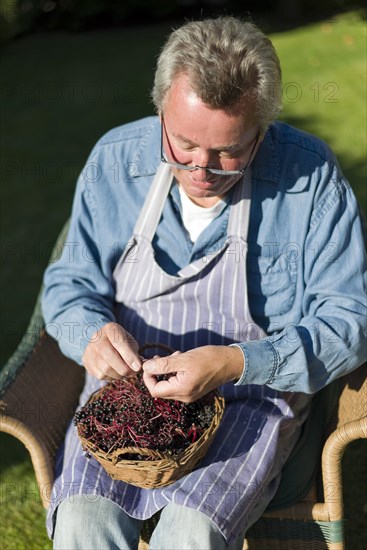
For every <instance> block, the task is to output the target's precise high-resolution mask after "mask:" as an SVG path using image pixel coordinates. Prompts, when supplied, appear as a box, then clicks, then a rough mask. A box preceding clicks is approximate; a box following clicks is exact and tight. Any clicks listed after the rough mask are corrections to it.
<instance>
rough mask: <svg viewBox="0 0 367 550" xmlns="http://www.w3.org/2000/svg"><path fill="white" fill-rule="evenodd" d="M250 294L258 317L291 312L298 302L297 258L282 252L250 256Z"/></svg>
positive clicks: (251, 306)
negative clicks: (287, 256) (291, 258)
mask: <svg viewBox="0 0 367 550" xmlns="http://www.w3.org/2000/svg"><path fill="white" fill-rule="evenodd" d="M247 277H248V297H249V305H250V310H251V313H252V315H253V316H254V317H277V316H279V315H284V314H285V313H287V312H288V311H289V310H290V309H291V307H292V305H293V302H294V299H295V295H296V282H297V262H296V261H289V259H288V260H287V259H286V257H285V256H284V255H283V254H280V255H279V256H270V257H269V256H266V257H265V256H255V255H250V254H249V255H248V258H247Z"/></svg>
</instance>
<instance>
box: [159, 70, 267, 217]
mask: <svg viewBox="0 0 367 550" xmlns="http://www.w3.org/2000/svg"><path fill="white" fill-rule="evenodd" d="M163 117H164V128H163V149H164V152H165V156H166V158H167V159H168V160H169V161H172V162H178V163H180V164H185V165H189V166H201V167H205V166H206V167H210V168H216V169H221V170H241V169H242V168H244V167H245V166H246V164H247V162H248V161H249V160H250V157H251V156H252V158H253V156H254V155H255V153H256V150H257V147H258V143H257V145H256V147H255V150H254V144H255V141H256V138H257V136H258V134H259V127H258V124H257V122H256V120H255V118H254V107H253V106H252V105H248V106H245V107H244V106H242V107H241V108H240V107H238V108H237V109H231V111H223V110H221V109H213V108H211V107H209V106H208V105H206V104H205V103H203V102H202V101H201V99H199V97H198V96H197V95H196V94H195V93H194V92H193V91H192V90H191V88H190V85H189V79H188V77H187V76H186V75H180V76H179V77H177V78H176V80H175V81H174V83H173V86H172V88H171V90H170V92H169V96H168V99H167V102H166V105H165V109H164V113H163ZM258 141H260V140H258ZM251 152H252V155H251ZM172 172H173V173H174V175H175V177H176V178H177V180H178V182H179V183H180V185H181V187H182V188H183V190H184V191H185V192H186V194H187V195H188V196H189V197H190V198H191V200H192V201H194V202H195V203H197V204H199V205H201V206H204V207H208V206H212V205H213V204H215V202H217V201H218V200H219V199H220V198H222V197H223V196H224V195H225V194H226V193H227V192H228V191H229V190H230V189H231V187H233V185H234V184H235V183H236V182H237V181H238V180H239V179H240V178H241V174H235V175H230V176H223V175H214V174H211V173H210V172H207V171H206V170H195V171H186V170H180V169H177V168H172Z"/></svg>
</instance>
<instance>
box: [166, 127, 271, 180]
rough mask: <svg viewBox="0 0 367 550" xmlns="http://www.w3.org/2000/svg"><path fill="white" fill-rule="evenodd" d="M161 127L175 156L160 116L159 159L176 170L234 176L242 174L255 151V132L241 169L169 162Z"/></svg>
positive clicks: (256, 138)
mask: <svg viewBox="0 0 367 550" xmlns="http://www.w3.org/2000/svg"><path fill="white" fill-rule="evenodd" d="M163 129H164V132H165V134H166V140H167V144H168V147H169V150H170V153H171V156H172V157H173V158H175V156H174V154H173V152H172V147H171V144H170V142H169V139H168V134H167V130H166V126H165V124H164V118H163V117H162V122H161V161H162V162H164V163H165V164H168V165H169V166H173V167H174V168H177V169H178V170H187V171H189V172H195V171H196V170H205V171H206V172H209V173H210V174H215V175H217V176H235V175H243V174H244V173H245V172H246V170H247V168H248V166H249V164H250V162H251V160H252V155H253V152H254V151H255V147H256V144H257V142H258V140H259V135H260V134H259V133H257V134H256V137H255V139H254V144H253V146H252V149H251V153H250V156H249V160H248V161H247V163H246V166H245V167H244V168H242V169H241V170H219V169H216V168H209V167H208V166H197V165H195V166H189V165H187V164H181V163H180V162H171V161H170V160H167V159H166V157H165V156H164V153H163Z"/></svg>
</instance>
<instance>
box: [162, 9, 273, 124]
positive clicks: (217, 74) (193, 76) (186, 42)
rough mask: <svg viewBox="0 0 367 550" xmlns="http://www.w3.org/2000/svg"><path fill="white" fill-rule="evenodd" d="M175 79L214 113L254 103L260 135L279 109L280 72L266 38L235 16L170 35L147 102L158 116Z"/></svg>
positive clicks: (189, 25) (194, 24)
mask: <svg viewBox="0 0 367 550" xmlns="http://www.w3.org/2000/svg"><path fill="white" fill-rule="evenodd" d="M180 74H186V75H188V77H189V80H190V84H191V87H192V90H193V91H194V92H195V94H196V95H197V96H198V97H199V98H200V99H201V100H202V101H203V102H204V103H206V104H207V105H209V106H210V107H212V108H214V109H224V110H227V109H230V108H231V107H234V106H235V105H237V104H238V103H239V102H241V101H243V100H246V99H250V100H251V99H253V100H255V104H256V116H257V118H258V121H259V124H260V128H261V130H262V131H265V130H266V129H267V127H268V126H269V124H271V123H272V122H273V121H274V120H275V119H276V117H277V116H278V114H279V112H280V111H281V108H282V88H281V69H280V63H279V59H278V56H277V54H276V51H275V49H274V46H273V45H272V43H271V41H270V40H269V38H267V37H266V36H265V35H264V34H263V32H261V31H260V30H259V29H258V28H257V27H256V26H255V25H254V24H253V23H249V22H243V21H241V20H239V19H237V18H235V17H227V16H225V17H218V18H217V19H204V20H203V21H190V22H188V23H186V24H184V25H183V26H181V27H179V28H178V29H176V30H174V31H173V32H172V33H171V35H170V36H169V37H168V40H167V42H166V43H165V45H164V47H163V49H162V52H161V54H160V56H159V59H158V63H157V69H156V73H155V80H154V87H153V90H152V99H153V103H154V105H155V108H156V110H157V112H158V113H162V112H163V111H164V107H165V102H166V101H167V98H168V92H169V91H170V89H171V86H172V84H173V82H174V80H175V78H176V77H177V76H178V75H180Z"/></svg>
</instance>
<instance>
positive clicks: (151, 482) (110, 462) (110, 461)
mask: <svg viewBox="0 0 367 550" xmlns="http://www.w3.org/2000/svg"><path fill="white" fill-rule="evenodd" d="M106 391H107V392H108V391H109V386H105V387H104V388H102V389H101V390H99V391H97V392H95V393H94V394H93V395H92V396H91V398H90V399H89V401H88V402H93V401H95V400H96V399H99V397H100V396H101V395H102V394H103V393H105V392H106ZM214 407H215V413H214V415H213V419H212V421H211V424H210V426H209V427H208V428H207V429H206V430H205V432H204V433H203V434H202V436H201V437H199V439H198V440H197V441H195V442H194V443H192V444H191V445H190V446H189V447H187V449H185V450H184V451H183V452H182V453H180V454H179V455H177V456H176V457H174V458H173V457H171V458H167V456H166V455H164V453H161V452H158V451H154V450H153V449H145V448H142V447H125V448H123V449H115V450H114V451H112V452H108V453H106V452H103V451H100V450H97V451H96V450H95V448H94V444H93V443H91V442H90V441H88V440H87V439H85V438H84V437H83V436H82V435H81V434H80V433H79V437H80V439H81V441H82V444H83V447H84V448H85V449H86V450H87V451H88V452H89V453H90V454H91V455H93V456H94V458H95V459H96V460H98V462H99V463H100V464H101V465H102V466H103V468H104V469H105V470H106V472H107V473H108V474H109V475H110V477H111V478H112V479H118V480H120V481H125V482H126V483H130V484H131V485H136V486H137V487H143V488H145V489H153V488H155V487H165V486H167V485H170V484H171V483H173V482H174V481H177V480H178V479H180V478H181V477H183V476H184V475H186V474H188V473H190V472H191V471H192V470H193V469H194V467H195V466H196V464H197V463H198V462H199V461H200V460H201V459H202V458H203V457H204V456H205V454H206V452H207V450H208V448H209V446H210V444H211V442H212V440H213V438H214V435H215V432H216V431H217V429H218V427H219V424H220V421H221V419H222V416H223V412H224V399H223V397H221V396H220V395H219V394H215V396H214ZM128 453H129V454H130V453H131V454H139V455H143V456H148V457H150V458H151V459H153V460H149V461H147V460H124V455H125V454H128Z"/></svg>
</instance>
